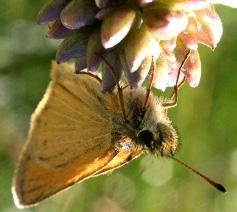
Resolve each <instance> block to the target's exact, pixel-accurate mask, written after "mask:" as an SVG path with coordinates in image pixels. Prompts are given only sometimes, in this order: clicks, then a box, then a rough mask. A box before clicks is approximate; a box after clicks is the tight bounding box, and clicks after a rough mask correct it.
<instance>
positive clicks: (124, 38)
mask: <svg viewBox="0 0 237 212" xmlns="http://www.w3.org/2000/svg"><path fill="white" fill-rule="evenodd" d="M213 4H225V5H228V6H232V7H236V6H237V5H236V1H222V0H211V1H210V0H50V1H48V2H47V3H46V4H45V5H44V6H43V8H42V9H41V11H40V12H39V15H38V23H39V24H45V23H48V25H49V32H48V34H47V36H48V37H49V38H55V39H63V41H62V43H61V45H60V46H59V48H58V51H57V54H56V60H57V62H58V63H62V62H66V61H67V60H69V59H72V58H74V59H75V68H76V72H79V71H80V70H82V69H84V68H87V69H88V70H89V71H93V72H95V71H98V70H102V81H103V82H102V90H103V92H107V91H109V90H111V89H112V88H113V86H114V85H115V84H116V81H119V80H120V78H121V76H123V75H124V76H125V78H126V79H127V81H128V83H129V85H130V87H131V88H137V87H139V86H141V85H142V83H143V81H144V80H145V79H146V77H147V74H148V72H149V69H150V67H151V64H152V60H154V61H155V64H156V70H155V74H154V81H153V86H155V87H156V88H159V89H161V90H165V89H166V88H167V87H171V86H174V84H175V82H176V78H177V75H178V69H179V67H180V64H181V63H182V61H183V60H184V57H185V55H186V54H187V52H188V51H189V50H190V49H191V50H192V53H191V55H190V57H189V58H188V60H187V62H186V64H185V66H184V67H183V69H182V71H181V74H180V77H181V80H182V79H183V78H184V77H185V78H186V80H187V81H188V83H189V84H190V86H192V87H196V86H197V85H198V83H199V81H200V77H201V62H200V57H199V53H198V45H199V44H204V45H206V46H208V47H210V48H212V49H214V48H215V47H216V46H217V44H218V42H219V41H220V38H221V36H222V31H223V30H222V23H221V20H220V18H219V16H218V14H217V13H216V12H215V10H214V7H213ZM104 59H106V60H107V61H109V63H110V65H111V66H112V67H113V70H110V67H109V66H108V64H106V63H105V61H104ZM111 71H112V73H111ZM113 72H114V73H113Z"/></svg>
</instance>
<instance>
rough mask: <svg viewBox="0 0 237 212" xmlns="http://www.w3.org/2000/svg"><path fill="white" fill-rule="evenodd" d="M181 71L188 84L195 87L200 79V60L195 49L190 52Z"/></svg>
mask: <svg viewBox="0 0 237 212" xmlns="http://www.w3.org/2000/svg"><path fill="white" fill-rule="evenodd" d="M182 71H183V73H184V75H185V77H186V79H187V81H188V83H189V85H190V86H191V87H193V88H194V87H197V86H198V84H199V82H200V79H201V61H200V57H199V54H198V51H197V50H196V51H192V52H191V54H190V55H189V58H188V60H187V61H186V63H185V65H184V67H183V70H182Z"/></svg>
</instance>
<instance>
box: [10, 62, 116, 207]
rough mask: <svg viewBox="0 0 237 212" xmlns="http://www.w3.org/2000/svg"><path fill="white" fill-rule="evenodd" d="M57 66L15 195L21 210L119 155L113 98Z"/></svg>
mask: <svg viewBox="0 0 237 212" xmlns="http://www.w3.org/2000/svg"><path fill="white" fill-rule="evenodd" d="M67 69H68V67H67V66H56V67H55V68H54V69H53V73H52V82H51V83H50V85H49V87H48V89H47V91H46V94H45V96H44V98H43V100H42V101H41V103H40V104H39V106H38V107H37V109H36V111H35V113H34V114H33V115H32V120H31V127H30V132H29V135H28V140H27V143H26V145H25V148H24V151H23V153H22V155H21V158H20V162H19V165H18V169H17V172H16V177H15V180H14V185H13V193H14V196H15V197H14V198H15V201H16V203H17V204H18V206H19V207H24V206H28V205H32V204H35V203H37V202H39V201H41V200H43V199H45V198H47V197H49V196H51V195H53V194H55V193H57V192H58V191H60V190H62V189H64V188H67V187H68V186H70V185H72V184H74V183H76V182H79V181H81V180H83V179H85V178H87V177H90V176H91V175H92V174H93V173H96V172H97V171H99V170H100V169H102V168H103V167H105V166H106V165H107V164H108V163H109V162H110V161H111V160H112V159H113V158H114V157H115V156H116V154H118V150H115V148H114V147H113V145H112V143H111V129H112V126H111V125H112V123H111V119H110V115H109V112H110V111H119V109H118V103H117V101H116V97H115V96H114V94H108V95H106V96H104V95H103V94H101V93H100V84H99V82H98V81H97V80H96V79H94V78H93V77H91V76H89V75H79V76H76V75H73V74H72V70H71V69H69V70H67Z"/></svg>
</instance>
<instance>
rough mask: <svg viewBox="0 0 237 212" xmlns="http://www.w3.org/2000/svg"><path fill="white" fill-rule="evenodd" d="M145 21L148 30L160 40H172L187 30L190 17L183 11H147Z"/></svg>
mask: <svg viewBox="0 0 237 212" xmlns="http://www.w3.org/2000/svg"><path fill="white" fill-rule="evenodd" d="M144 21H145V23H146V24H147V26H148V29H149V30H150V31H151V32H152V33H153V34H154V35H155V36H156V37H157V38H158V39H160V40H170V39H172V38H174V37H176V36H177V35H178V34H179V33H180V32H182V31H183V30H185V28H186V27H187V25H188V17H187V16H186V15H185V13H184V12H182V11H171V10H168V9H147V10H145V12H144Z"/></svg>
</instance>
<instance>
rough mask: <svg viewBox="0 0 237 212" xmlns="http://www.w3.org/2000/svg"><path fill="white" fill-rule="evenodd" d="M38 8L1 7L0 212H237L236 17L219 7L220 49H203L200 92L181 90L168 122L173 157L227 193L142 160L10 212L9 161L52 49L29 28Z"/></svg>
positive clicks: (17, 2) (173, 167)
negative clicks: (175, 142)
mask: <svg viewBox="0 0 237 212" xmlns="http://www.w3.org/2000/svg"><path fill="white" fill-rule="evenodd" d="M43 2H44V0H38V1H30V0H7V1H4V0H0V5H1V9H0V26H1V28H0V117H1V118H0V211H4V212H14V211H52V212H54V211H55V212H56V211H62V212H71V211H72V212H74V211H76V212H78V211H79V212H80V211H96V212H106V211H109V212H122V211H132V212H135V211H138V212H140V211H141V212H143V211H148V212H150V211H151V212H153V211H182V212H186V211H194V212H195V211H215V212H219V211H221V212H223V211H227V212H229V211H237V123H236V118H237V67H236V66H237V36H236V35H237V28H236V26H237V11H236V10H234V9H231V8H226V7H217V11H218V13H219V15H220V17H221V18H222V21H223V25H224V35H223V37H222V40H221V42H220V44H219V45H218V48H217V49H216V50H215V51H214V52H212V51H211V50H210V49H207V48H205V47H201V58H202V67H203V68H202V80H201V83H200V86H199V87H197V88H195V89H192V88H190V87H189V86H188V85H185V86H184V88H183V89H182V92H181V95H180V101H179V104H178V107H176V108H174V109H171V113H170V115H171V118H172V120H173V122H174V123H175V126H176V127H177V128H178V129H179V134H180V137H181V141H182V147H181V149H180V151H179V152H178V154H177V156H176V157H178V158H180V159H182V160H183V161H185V162H187V163H188V164H192V166H193V167H195V168H197V169H198V170H201V172H203V173H205V174H207V175H208V176H211V178H213V179H215V180H217V181H220V182H221V183H223V184H224V185H225V186H226V188H227V190H228V192H227V193H225V194H222V193H220V192H218V191H216V190H215V189H213V188H211V187H210V186H209V185H208V184H207V183H206V182H204V181H202V180H201V179H200V178H199V177H198V176H196V175H194V174H193V173H192V172H189V171H187V170H186V169H184V168H183V167H181V166H180V165H179V164H176V163H175V162H173V161H170V160H168V159H161V158H153V157H151V156H144V157H141V158H139V159H138V160H136V161H134V162H132V163H130V164H129V165H127V166H125V167H123V168H121V169H119V170H116V171H114V172H113V173H112V174H110V175H105V176H100V177H97V178H94V179H91V180H88V181H85V182H83V183H81V184H78V185H75V186H73V187H72V188H71V189H69V190H67V191H65V192H62V193H60V194H58V195H56V196H55V197H53V198H51V199H49V200H47V201H45V202H43V203H41V204H40V205H39V206H37V207H34V208H31V209H25V210H20V209H17V208H16V207H15V206H14V203H13V200H12V195H11V181H12V177H13V173H14V166H15V162H16V159H17V157H18V154H19V151H20V148H21V146H22V144H23V142H24V140H25V138H26V135H27V130H28V127H29V120H30V115H31V113H32V112H33V111H34V109H35V107H36V105H37V103H38V102H39V100H40V99H41V98H42V95H43V93H44V91H45V88H46V86H47V84H48V82H49V69H50V64H51V61H52V60H53V59H54V56H55V49H56V46H57V45H58V43H57V42H55V41H51V40H49V39H46V38H45V36H44V35H45V32H46V27H41V26H37V25H36V23H35V17H36V14H37V11H38V10H39V8H40V6H41V5H42V4H43Z"/></svg>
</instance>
